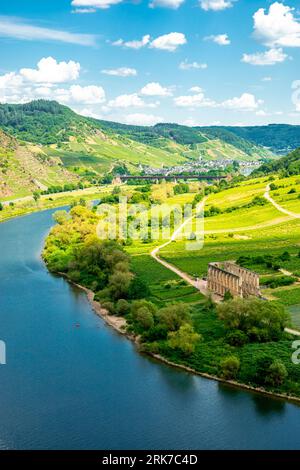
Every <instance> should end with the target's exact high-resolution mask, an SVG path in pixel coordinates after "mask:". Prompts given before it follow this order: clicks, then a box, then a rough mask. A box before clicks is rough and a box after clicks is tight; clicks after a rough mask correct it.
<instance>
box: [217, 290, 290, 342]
mask: <svg viewBox="0 0 300 470" xmlns="http://www.w3.org/2000/svg"><path fill="white" fill-rule="evenodd" d="M217 314H218V316H219V318H220V319H221V320H222V321H223V322H224V325H225V327H226V329H227V331H228V333H229V334H230V335H231V336H230V340H231V342H232V343H233V342H234V341H236V342H241V341H242V340H244V341H255V342H267V341H278V340H279V339H280V338H281V337H282V335H283V333H284V329H285V327H286V326H287V324H288V321H289V316H288V315H287V313H286V311H285V309H284V307H283V306H282V305H280V304H278V303H274V302H266V301H264V300H260V299H258V298H256V297H253V298H252V297H249V298H246V299H241V298H239V297H237V298H234V299H231V300H228V301H227V302H223V303H221V304H219V305H218V306H217Z"/></svg>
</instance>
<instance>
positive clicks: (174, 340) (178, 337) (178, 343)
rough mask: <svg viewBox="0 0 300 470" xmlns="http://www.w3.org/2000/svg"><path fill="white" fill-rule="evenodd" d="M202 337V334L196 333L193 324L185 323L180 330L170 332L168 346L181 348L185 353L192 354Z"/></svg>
mask: <svg viewBox="0 0 300 470" xmlns="http://www.w3.org/2000/svg"><path fill="white" fill-rule="evenodd" d="M200 339H201V335H199V334H198V333H195V331H194V328H193V327H192V325H190V324H189V323H185V324H184V325H182V326H181V327H180V328H179V330H178V331H171V332H170V333H169V334H168V346H169V347H170V348H172V349H179V350H180V351H181V352H183V354H185V355H190V354H192V353H193V352H194V350H195V347H196V343H197V342H198V341H199V340H200Z"/></svg>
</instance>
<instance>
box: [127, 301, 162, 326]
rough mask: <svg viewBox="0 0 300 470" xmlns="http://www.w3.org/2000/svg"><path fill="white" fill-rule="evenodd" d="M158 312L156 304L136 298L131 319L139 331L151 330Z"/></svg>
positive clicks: (131, 311)
mask: <svg viewBox="0 0 300 470" xmlns="http://www.w3.org/2000/svg"><path fill="white" fill-rule="evenodd" d="M156 312H157V308H156V306H155V305H154V304H153V303H152V302H148V301H147V300H135V301H134V302H132V305H131V310H130V320H131V322H132V323H133V325H134V326H135V328H136V330H137V332H138V333H143V332H144V331H145V330H150V328H153V327H154V318H155V315H156Z"/></svg>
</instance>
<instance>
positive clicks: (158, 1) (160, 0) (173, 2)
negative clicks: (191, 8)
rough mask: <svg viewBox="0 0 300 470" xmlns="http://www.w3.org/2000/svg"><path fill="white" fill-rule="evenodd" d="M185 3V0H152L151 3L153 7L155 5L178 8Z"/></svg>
mask: <svg viewBox="0 0 300 470" xmlns="http://www.w3.org/2000/svg"><path fill="white" fill-rule="evenodd" d="M183 3H184V0H152V2H151V3H150V4H149V6H150V7H151V8H155V7H165V8H173V9H174V10H176V9H177V8H179V7H180V5H182V4H183Z"/></svg>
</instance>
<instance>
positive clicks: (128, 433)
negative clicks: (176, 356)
mask: <svg viewBox="0 0 300 470" xmlns="http://www.w3.org/2000/svg"><path fill="white" fill-rule="evenodd" d="M52 214H53V211H45V212H40V213H35V214H31V215H29V216H26V217H21V218H18V219H14V220H10V221H8V222H5V223H3V224H0V247H1V248H0V340H3V341H5V343H6V349H7V364H6V365H0V384H1V406H0V449H111V450H114V449H175V448H177V449H299V448H300V441H299V435H300V407H298V406H296V405H293V404H290V403H286V402H284V401H280V400H276V399H270V398H266V397H263V396H260V395H256V394H252V393H248V392H246V391H242V390H237V389H233V388H230V387H227V386H224V385H221V384H219V383H216V382H214V381H211V380H207V379H204V378H201V377H198V376H193V375H191V374H188V373H185V372H182V371H178V370H175V369H172V368H169V367H167V366H165V365H163V364H160V363H157V362H154V361H152V360H151V359H149V358H147V357H145V356H142V355H140V354H139V353H137V351H136V350H135V347H134V345H133V344H132V343H131V342H130V341H128V340H127V339H126V338H124V337H121V336H120V335H118V334H117V333H115V332H114V331H113V330H111V329H110V328H109V327H107V326H106V325H105V324H104V323H103V321H102V319H101V318H99V317H97V316H96V315H95V314H94V313H93V311H92V309H91V307H90V305H89V303H88V301H87V298H86V296H85V294H84V293H83V292H81V291H79V290H77V289H76V288H74V287H72V286H70V285H69V284H68V282H66V281H65V280H64V279H62V278H59V277H57V276H53V275H52V274H50V273H48V272H47V270H46V268H45V266H44V264H43V262H42V260H41V258H40V253H41V249H42V246H43V240H44V237H45V236H46V234H47V232H48V231H49V229H50V227H51V225H52V224H53V219H52Z"/></svg>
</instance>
